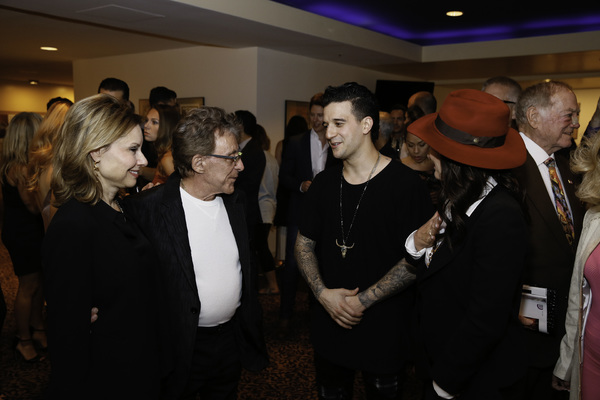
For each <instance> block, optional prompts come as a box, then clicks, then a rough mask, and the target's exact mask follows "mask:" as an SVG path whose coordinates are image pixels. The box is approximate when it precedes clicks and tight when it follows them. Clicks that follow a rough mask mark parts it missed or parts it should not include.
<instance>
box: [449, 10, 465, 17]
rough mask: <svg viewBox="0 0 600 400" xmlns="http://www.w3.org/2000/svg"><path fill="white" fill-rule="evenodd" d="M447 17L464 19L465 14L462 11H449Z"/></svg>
mask: <svg viewBox="0 0 600 400" xmlns="http://www.w3.org/2000/svg"><path fill="white" fill-rule="evenodd" d="M446 15H447V16H449V17H462V15H463V12H462V11H448V12H447V13H446Z"/></svg>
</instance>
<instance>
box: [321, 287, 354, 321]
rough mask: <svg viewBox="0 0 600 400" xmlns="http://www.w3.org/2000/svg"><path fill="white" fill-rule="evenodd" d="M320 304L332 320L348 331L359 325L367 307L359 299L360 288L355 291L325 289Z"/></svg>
mask: <svg viewBox="0 0 600 400" xmlns="http://www.w3.org/2000/svg"><path fill="white" fill-rule="evenodd" d="M319 302H320V303H321V305H322V306H323V307H324V308H325V310H326V311H327V312H328V313H329V315H330V316H331V318H333V320H334V321H335V322H336V323H337V324H338V325H339V326H341V327H342V328H346V329H352V327H353V326H354V325H357V324H358V323H359V322H360V321H361V319H362V316H363V311H364V310H365V306H363V305H362V303H361V302H360V300H359V298H358V288H356V289H353V290H348V289H323V291H322V292H321V294H320V295H319Z"/></svg>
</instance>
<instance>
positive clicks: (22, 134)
mask: <svg viewBox="0 0 600 400" xmlns="http://www.w3.org/2000/svg"><path fill="white" fill-rule="evenodd" d="M41 122H42V116H41V115H39V114H37V113H32V112H22V113H19V114H17V115H15V116H14V117H13V118H12V119H11V120H10V123H9V124H8V127H7V128H6V135H5V136H4V141H3V144H2V158H1V159H0V183H4V181H5V179H6V175H7V174H14V173H17V170H16V169H15V167H25V166H27V163H28V160H29V158H28V151H29V143H30V142H31V139H32V138H33V134H34V133H35V131H37V129H38V128H39V126H40V123H41ZM19 178H23V177H19Z"/></svg>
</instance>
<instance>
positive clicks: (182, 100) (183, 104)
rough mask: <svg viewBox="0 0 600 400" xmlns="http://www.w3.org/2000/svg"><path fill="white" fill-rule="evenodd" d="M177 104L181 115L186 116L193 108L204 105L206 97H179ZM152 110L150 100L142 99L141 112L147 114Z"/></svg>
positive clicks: (143, 114)
mask: <svg viewBox="0 0 600 400" xmlns="http://www.w3.org/2000/svg"><path fill="white" fill-rule="evenodd" d="M177 104H179V108H180V110H181V115H182V116H184V115H185V114H187V112H188V111H189V110H191V109H192V108H198V107H202V106H203V105H204V97H178V98H177ZM149 110H150V101H149V100H148V99H140V109H139V114H140V115H142V116H144V117H145V116H146V114H148V111H149Z"/></svg>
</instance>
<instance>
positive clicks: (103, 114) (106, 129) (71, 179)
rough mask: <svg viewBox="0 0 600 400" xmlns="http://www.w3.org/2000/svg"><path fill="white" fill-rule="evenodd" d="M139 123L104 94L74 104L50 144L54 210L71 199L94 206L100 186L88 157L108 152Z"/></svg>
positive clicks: (90, 159) (129, 109) (132, 114)
mask: <svg viewBox="0 0 600 400" xmlns="http://www.w3.org/2000/svg"><path fill="white" fill-rule="evenodd" d="M141 122H142V118H141V117H140V116H139V115H137V114H134V113H133V111H132V110H131V108H129V107H128V106H127V105H125V104H123V103H122V102H120V101H119V100H117V99H116V98H114V97H112V96H110V95H108V94H97V95H94V96H91V97H88V98H85V99H83V100H80V101H78V102H76V103H75V104H74V105H73V106H72V107H71V108H70V109H69V111H68V112H67V115H66V117H65V121H64V123H63V126H62V128H61V129H60V131H59V133H58V135H57V137H56V141H55V144H54V157H53V162H52V165H53V171H52V183H51V187H52V191H53V193H54V197H55V203H54V204H55V205H56V206H57V207H58V206H60V205H61V204H64V203H65V202H67V201H68V200H69V199H71V198H74V199H76V200H77V201H80V202H82V203H91V204H96V203H97V202H98V201H99V200H100V199H101V197H102V185H101V183H100V182H99V181H98V179H97V177H96V174H95V171H94V160H93V159H92V156H91V154H90V153H92V152H94V151H96V150H100V149H103V148H108V147H109V146H110V145H111V144H112V143H113V142H115V141H116V140H118V139H119V138H121V137H123V136H125V135H127V134H128V133H129V132H130V131H131V129H133V128H134V127H135V126H137V125H140V124H141Z"/></svg>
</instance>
